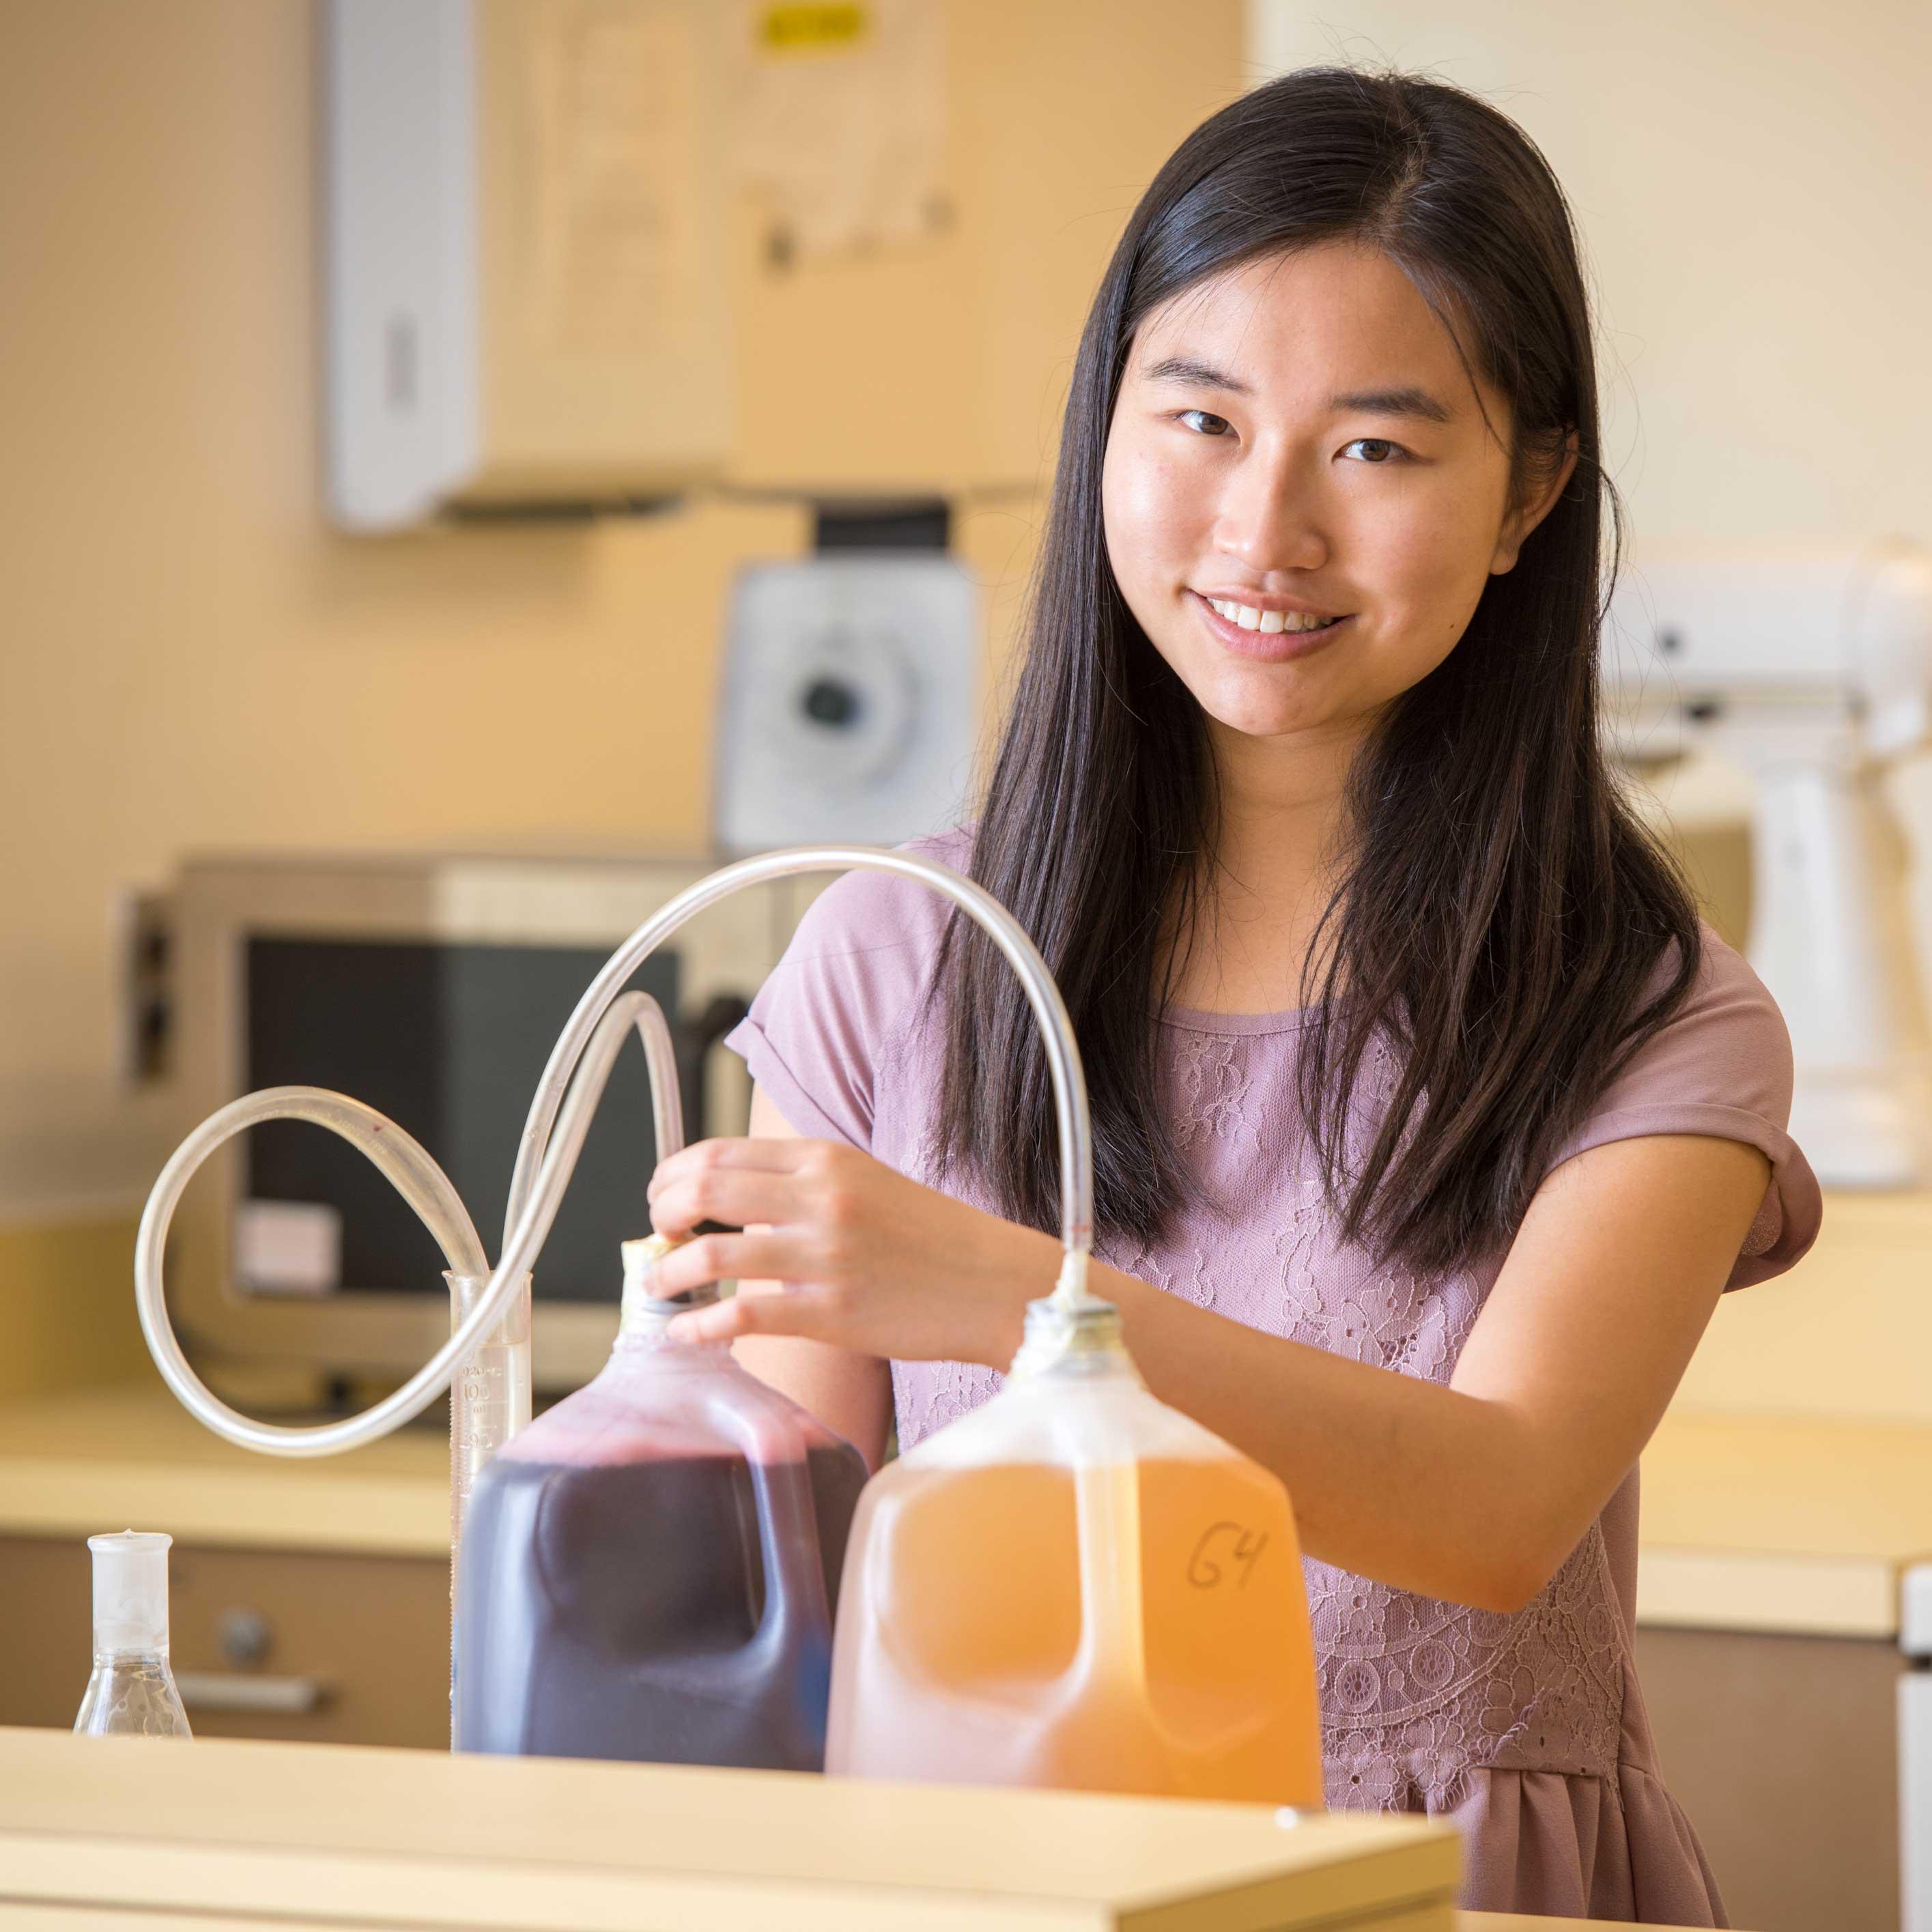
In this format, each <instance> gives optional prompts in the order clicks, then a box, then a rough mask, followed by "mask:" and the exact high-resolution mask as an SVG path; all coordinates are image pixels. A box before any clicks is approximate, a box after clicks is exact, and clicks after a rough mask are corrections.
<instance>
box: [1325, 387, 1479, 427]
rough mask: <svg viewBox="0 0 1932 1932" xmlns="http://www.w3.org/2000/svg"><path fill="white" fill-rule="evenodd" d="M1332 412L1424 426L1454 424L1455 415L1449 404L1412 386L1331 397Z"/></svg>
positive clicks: (1329, 405)
mask: <svg viewBox="0 0 1932 1932" xmlns="http://www.w3.org/2000/svg"><path fill="white" fill-rule="evenodd" d="M1328 407H1330V408H1331V410H1346V411H1348V412H1349V413H1351V414H1353V415H1356V416H1420V417H1421V419H1422V420H1423V421H1424V422H1433V423H1446V422H1454V421H1455V419H1456V413H1455V411H1454V410H1452V409H1451V408H1450V407H1449V406H1448V404H1447V403H1439V402H1438V401H1436V398H1434V397H1433V396H1432V395H1430V393H1429V392H1428V391H1427V389H1417V388H1415V386H1413V385H1411V386H1409V388H1407V389H1357V390H1355V391H1352V392H1350V393H1349V395H1341V396H1331V397H1330V398H1328Z"/></svg>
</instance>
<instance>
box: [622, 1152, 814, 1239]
mask: <svg viewBox="0 0 1932 1932" xmlns="http://www.w3.org/2000/svg"><path fill="white" fill-rule="evenodd" d="M800 1205H801V1203H800V1199H799V1187H798V1182H797V1180H796V1177H795V1176H793V1175H790V1174H782V1173H772V1172H766V1171H764V1170H762V1169H747V1168H733V1167H720V1166H715V1164H714V1165H711V1166H704V1167H699V1168H694V1169H688V1170H686V1171H685V1172H683V1173H682V1174H679V1175H676V1176H674V1177H673V1178H672V1179H671V1180H670V1182H669V1183H668V1184H666V1185H665V1186H664V1187H654V1188H653V1189H652V1191H651V1195H650V1207H651V1226H652V1227H653V1228H655V1229H656V1230H657V1232H658V1233H659V1234H660V1235H666V1236H668V1237H669V1238H670V1239H671V1240H672V1241H676V1240H678V1239H679V1238H681V1237H682V1236H683V1235H688V1234H689V1233H690V1232H691V1230H692V1229H694V1228H695V1227H696V1226H697V1224H698V1223H700V1221H722V1222H724V1223H726V1224H727V1226H730V1227H733V1228H742V1227H745V1226H748V1225H749V1224H751V1223H753V1222H767V1223H792V1222H794V1221H796V1220H798V1219H799V1213H798V1210H799V1206H800Z"/></svg>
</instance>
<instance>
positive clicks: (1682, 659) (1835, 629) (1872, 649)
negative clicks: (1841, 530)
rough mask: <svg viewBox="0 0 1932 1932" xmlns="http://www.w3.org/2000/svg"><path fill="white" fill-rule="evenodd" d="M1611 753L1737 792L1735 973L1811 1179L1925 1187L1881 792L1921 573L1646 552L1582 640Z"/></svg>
mask: <svg viewBox="0 0 1932 1932" xmlns="http://www.w3.org/2000/svg"><path fill="white" fill-rule="evenodd" d="M1604 683H1605V688H1606V694H1607V698H1608V700H1609V703H1608V706H1607V716H1608V718H1609V719H1610V730H1611V733H1612V742H1613V745H1614V747H1615V748H1616V750H1617V751H1618V753H1619V755H1620V756H1621V757H1622V758H1624V759H1625V760H1626V761H1628V762H1629V763H1632V764H1634V765H1637V766H1643V765H1645V764H1657V763H1664V762H1667V761H1668V760H1670V759H1673V758H1674V757H1679V756H1680V755H1682V754H1683V753H1684V752H1685V751H1686V750H1687V749H1695V750H1701V751H1703V752H1705V753H1706V754H1710V755H1715V756H1716V757H1719V758H1721V759H1723V760H1727V761H1728V762H1730V763H1733V764H1734V765H1735V766H1738V767H1739V768H1741V769H1742V770H1743V771H1744V772H1745V773H1746V774H1748V778H1749V780H1750V783H1751V790H1752V800H1753V802H1752V824H1751V932H1750V940H1749V945H1748V953H1749V957H1750V959H1751V965H1753V966H1754V968H1756V970H1757V973H1758V974H1759V976H1760V978H1762V979H1763V981H1764V983H1765V984H1766V986H1767V987H1768V988H1769V989H1770V991H1771V993H1772V996H1773V997H1774V998H1775V999H1776V1000H1777V1001H1778V1005H1779V1007H1780V1009H1781V1010H1782V1012H1783V1013H1784V1019H1785V1024H1786V1025H1787V1027H1788V1028H1790V1034H1791V1043H1792V1052H1793V1059H1794V1061H1795V1064H1796V1091H1795V1094H1794V1096H1793V1102H1792V1109H1791V1132H1792V1135H1793V1138H1794V1139H1796V1141H1797V1142H1798V1143H1799V1145H1800V1146H1801V1147H1802V1148H1804V1150H1805V1154H1806V1155H1807V1157H1808V1158H1809V1160H1811V1165H1812V1166H1813V1168H1814V1169H1815V1170H1816V1172H1817V1174H1818V1176H1819V1178H1820V1180H1822V1181H1824V1182H1825V1183H1826V1184H1827V1185H1828V1186H1836V1187H1912V1186H1915V1185H1919V1184H1923V1183H1924V1181H1926V1180H1927V1178H1928V1176H1932V1094H1928V1088H1927V1059H1926V1029H1925V1017H1924V1004H1923V995H1922V990H1921V979H1920V976H1919V968H1918V959H1917V949H1916V947H1915V945H1914V944H1913V941H1912V919H1911V917H1910V914H1909V910H1908V906H1907V898H1906V863H1905V854H1904V850H1903V841H1902V838H1901V836H1900V829H1899V827H1898V826H1897V823H1896V821H1895V819H1894V815H1893V813H1892V811H1891V808H1890V806H1889V805H1888V802H1887V799H1886V796H1885V778H1886V775H1887V772H1888V770H1889V769H1891V768H1892V767H1893V766H1896V765H1897V763H1899V762H1900V761H1901V760H1904V759H1906V758H1908V757H1911V756H1912V755H1913V754H1915V753H1916V752H1917V751H1919V750H1921V748H1923V747H1924V745H1926V744H1927V742H1932V554H1928V553H1926V552H1924V551H1923V550H1918V549H1915V548H1913V547H1911V546H1910V545H1908V544H1903V543H1900V544H1874V545H1872V546H1869V547H1855V546H1846V547H1838V548H1820V549H1817V550H1806V549H1803V548H1800V547H1792V548H1790V549H1786V550H1776V551H1773V550H1748V551H1724V550H1701V551H1685V552H1683V553H1664V552H1660V553H1657V554H1655V555H1652V556H1645V557H1643V558H1642V559H1640V564H1639V567H1637V568H1635V569H1633V570H1629V571H1626V572H1625V574H1624V576H1623V577H1622V580H1621V581H1620V582H1619V585H1618V586H1617V589H1616V595H1615V597H1614V599H1613V603H1612V606H1611V609H1610V613H1609V620H1608V622H1607V624H1606V625H1605V628H1604Z"/></svg>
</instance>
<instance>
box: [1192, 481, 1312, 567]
mask: <svg viewBox="0 0 1932 1932" xmlns="http://www.w3.org/2000/svg"><path fill="white" fill-rule="evenodd" d="M1214 547H1216V549H1217V550H1220V552H1221V553H1222V554H1223V556H1229V557H1232V558H1234V559H1235V560H1236V561H1237V562H1240V563H1241V564H1242V565H1244V566H1246V568H1248V569H1250V570H1253V571H1269V570H1312V569H1315V568H1319V566H1320V565H1322V564H1324V563H1325V562H1328V550H1329V544H1328V535H1327V534H1326V532H1325V530H1324V529H1323V527H1322V519H1321V517H1320V516H1319V514H1318V508H1317V505H1316V502H1315V499H1314V495H1313V492H1312V491H1311V490H1310V489H1309V487H1307V478H1305V477H1303V476H1301V475H1298V474H1297V473H1296V471H1295V467H1294V466H1293V465H1292V463H1291V461H1290V460H1289V458H1288V456H1287V455H1286V452H1284V453H1283V455H1282V456H1281V457H1280V458H1277V459H1274V460H1265V459H1263V458H1260V457H1259V456H1256V457H1253V458H1250V459H1249V460H1247V461H1246V462H1244V463H1241V464H1238V466H1236V467H1235V469H1233V470H1232V472H1230V474H1229V476H1228V478H1227V479H1226V485H1225V487H1224V489H1223V494H1222V498H1221V502H1220V513H1219V514H1218V515H1217V517H1216V519H1215V523H1214Z"/></svg>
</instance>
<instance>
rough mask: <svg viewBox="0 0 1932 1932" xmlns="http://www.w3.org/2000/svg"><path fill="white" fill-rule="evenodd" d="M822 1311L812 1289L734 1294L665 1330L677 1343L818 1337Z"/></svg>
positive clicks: (821, 1327)
mask: <svg viewBox="0 0 1932 1932" xmlns="http://www.w3.org/2000/svg"><path fill="white" fill-rule="evenodd" d="M823 1328H824V1322H823V1310H821V1309H820V1307H819V1304H818V1300H817V1297H816V1296H814V1294H813V1293H812V1292H811V1290H810V1289H789V1290H787V1291H785V1292H782V1293H780V1294H777V1295H733V1296H732V1298H730V1301H720V1302H717V1303H715V1304H713V1305H712V1307H709V1308H700V1309H697V1310H694V1311H693V1312H692V1313H690V1314H688V1315H680V1316H678V1317H677V1318H676V1320H674V1321H673V1322H672V1323H671V1325H670V1328H669V1329H668V1330H667V1331H666V1332H667V1334H668V1335H669V1336H670V1339H671V1340H673V1342H686V1343H689V1342H735V1341H736V1340H737V1339H738V1337H739V1336H741V1335H802V1336H805V1337H817V1336H819V1335H820V1334H821V1332H822V1331H823Z"/></svg>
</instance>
